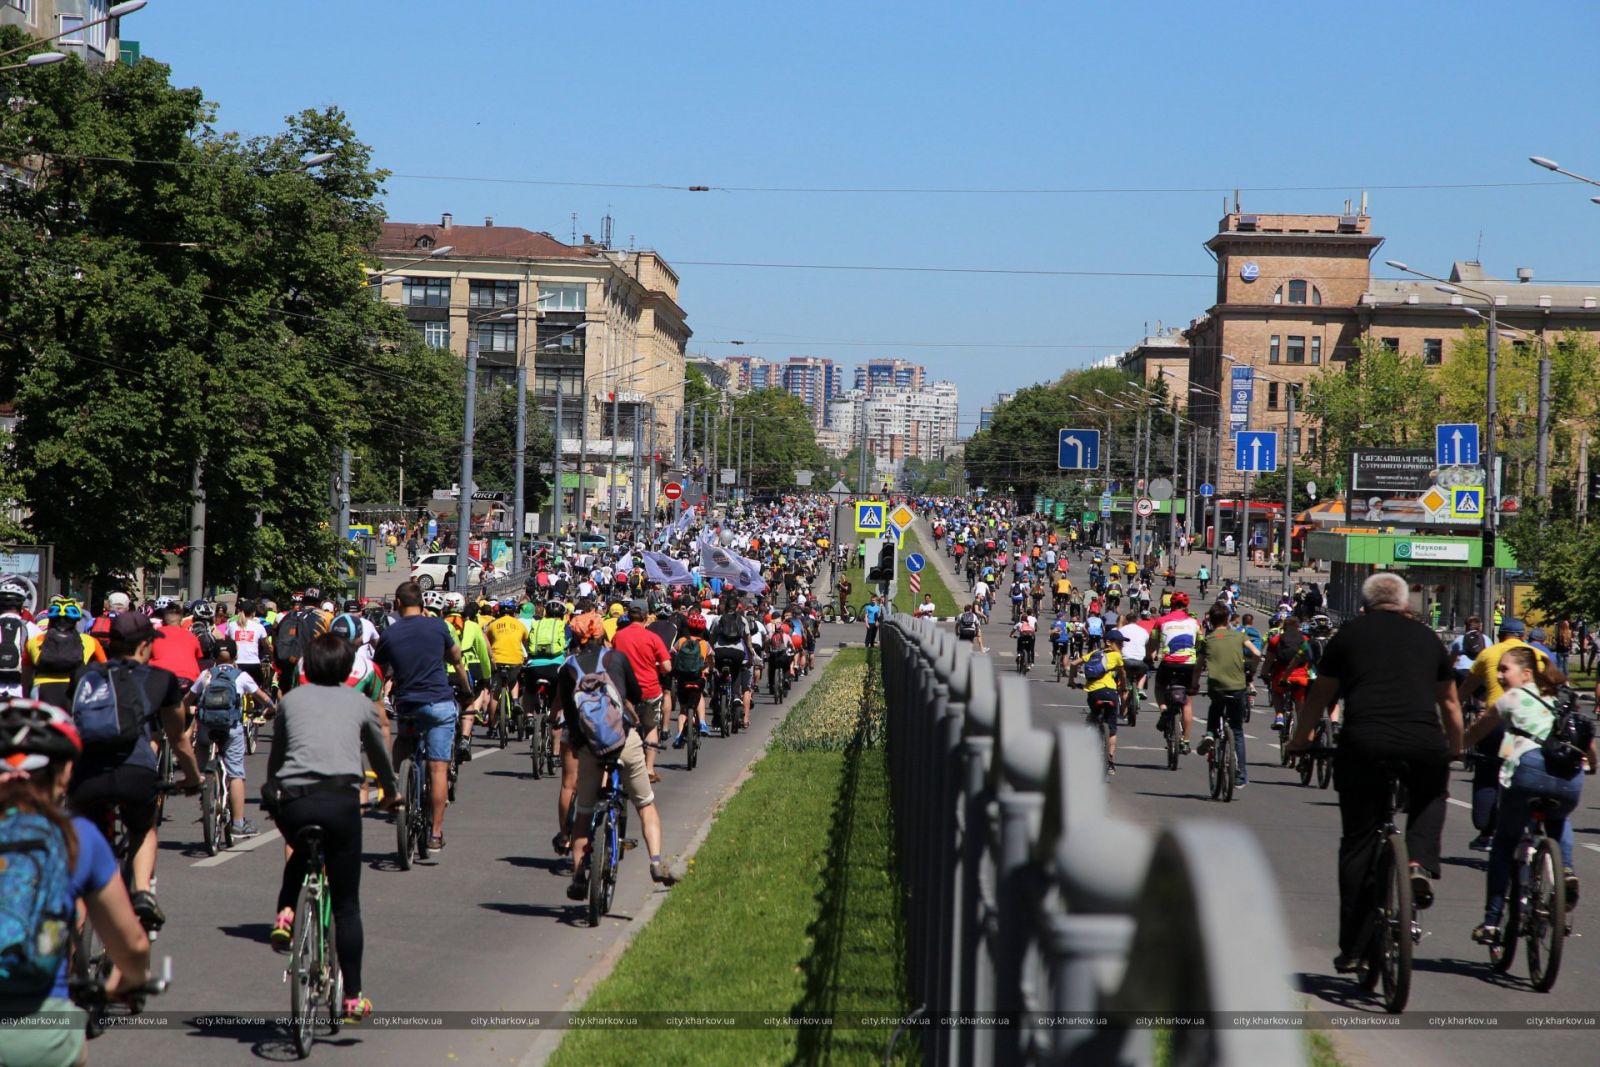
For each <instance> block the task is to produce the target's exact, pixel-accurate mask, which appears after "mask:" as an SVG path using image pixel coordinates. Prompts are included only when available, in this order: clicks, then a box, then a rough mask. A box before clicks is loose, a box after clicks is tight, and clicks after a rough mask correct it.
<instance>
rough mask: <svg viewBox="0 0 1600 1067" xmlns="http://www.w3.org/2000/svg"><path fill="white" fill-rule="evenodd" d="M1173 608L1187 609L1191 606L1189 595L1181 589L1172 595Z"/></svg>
mask: <svg viewBox="0 0 1600 1067" xmlns="http://www.w3.org/2000/svg"><path fill="white" fill-rule="evenodd" d="M1172 606H1173V607H1175V608H1186V607H1188V606H1189V594H1188V593H1185V592H1184V591H1183V590H1181V589H1180V590H1178V591H1177V592H1176V593H1173V594H1172Z"/></svg>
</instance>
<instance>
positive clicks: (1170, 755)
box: [1156, 685, 1189, 771]
mask: <svg viewBox="0 0 1600 1067" xmlns="http://www.w3.org/2000/svg"><path fill="white" fill-rule="evenodd" d="M1162 697H1163V699H1162V701H1161V718H1159V719H1158V720H1156V729H1158V730H1160V731H1161V736H1162V737H1163V738H1164V739H1165V740H1166V748H1167V770H1169V771H1175V770H1177V769H1178V757H1179V756H1181V755H1183V706H1184V704H1185V703H1186V702H1187V701H1188V699H1189V690H1188V689H1187V688H1185V687H1184V686H1181V685H1169V686H1167V687H1166V690H1165V692H1163V693H1162Z"/></svg>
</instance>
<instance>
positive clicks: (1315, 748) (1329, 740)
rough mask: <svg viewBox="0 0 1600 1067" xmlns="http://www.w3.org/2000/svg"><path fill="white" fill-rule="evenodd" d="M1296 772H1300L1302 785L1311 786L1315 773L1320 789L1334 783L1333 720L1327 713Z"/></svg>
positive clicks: (1301, 758) (1300, 760) (1323, 715)
mask: <svg viewBox="0 0 1600 1067" xmlns="http://www.w3.org/2000/svg"><path fill="white" fill-rule="evenodd" d="M1296 770H1298V771H1299V772H1300V784H1301V785H1305V786H1308V785H1310V784H1311V775H1312V773H1313V772H1315V774H1316V776H1317V788H1318V789H1326V788H1328V786H1329V785H1331V784H1332V783H1333V720H1332V719H1330V718H1329V717H1328V713H1327V712H1323V713H1322V721H1321V722H1319V723H1317V732H1316V733H1315V734H1313V735H1312V737H1311V750H1310V751H1309V752H1306V753H1305V754H1303V755H1301V756H1300V757H1299V760H1298V766H1297V767H1296Z"/></svg>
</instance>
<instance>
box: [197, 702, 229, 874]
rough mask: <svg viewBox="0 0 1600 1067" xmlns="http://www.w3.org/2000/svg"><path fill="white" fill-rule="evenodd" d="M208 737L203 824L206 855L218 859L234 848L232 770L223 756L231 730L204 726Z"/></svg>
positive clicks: (202, 788) (202, 786)
mask: <svg viewBox="0 0 1600 1067" xmlns="http://www.w3.org/2000/svg"><path fill="white" fill-rule="evenodd" d="M200 729H201V731H202V732H203V733H204V734H205V753H206V763H205V766H204V767H203V768H202V769H201V774H200V779H201V782H200V824H201V829H202V831H203V832H204V835H205V842H206V854H207V855H210V856H215V855H216V854H217V853H219V852H221V851H222V850H223V849H225V848H232V847H233V816H232V814H231V813H230V811H229V807H228V782H229V778H228V768H227V766H226V764H225V763H224V761H223V758H222V753H223V749H224V747H225V746H226V745H227V743H228V731H227V730H213V729H208V728H206V727H204V726H202V727H201V728H200Z"/></svg>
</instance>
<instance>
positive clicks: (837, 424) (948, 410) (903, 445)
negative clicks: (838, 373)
mask: <svg viewBox="0 0 1600 1067" xmlns="http://www.w3.org/2000/svg"><path fill="white" fill-rule="evenodd" d="M828 412H829V419H830V422H831V427H832V430H833V433H834V434H836V435H837V438H838V440H840V441H841V442H849V443H850V447H854V446H855V445H858V444H860V443H861V442H862V441H863V440H865V441H866V443H867V447H868V448H869V449H870V450H871V452H872V454H873V456H874V457H875V462H876V464H877V466H878V468H879V469H880V470H890V469H896V468H897V467H898V465H899V464H900V463H901V462H902V461H904V460H906V459H910V458H912V457H915V458H918V459H942V458H944V457H945V455H946V454H947V452H948V451H949V450H950V449H952V448H953V447H954V446H955V444H956V440H957V426H958V419H959V415H960V396H959V394H958V392H957V390H956V386H955V383H954V382H945V381H939V382H934V383H933V384H932V385H930V386H928V387H926V388H922V389H891V388H880V389H878V390H877V391H875V392H871V393H869V392H868V391H867V390H865V389H851V390H850V391H848V392H846V393H845V394H844V395H843V396H841V397H839V398H838V399H837V400H835V401H833V403H832V404H830V405H829V408H828Z"/></svg>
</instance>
